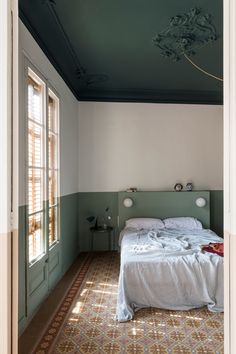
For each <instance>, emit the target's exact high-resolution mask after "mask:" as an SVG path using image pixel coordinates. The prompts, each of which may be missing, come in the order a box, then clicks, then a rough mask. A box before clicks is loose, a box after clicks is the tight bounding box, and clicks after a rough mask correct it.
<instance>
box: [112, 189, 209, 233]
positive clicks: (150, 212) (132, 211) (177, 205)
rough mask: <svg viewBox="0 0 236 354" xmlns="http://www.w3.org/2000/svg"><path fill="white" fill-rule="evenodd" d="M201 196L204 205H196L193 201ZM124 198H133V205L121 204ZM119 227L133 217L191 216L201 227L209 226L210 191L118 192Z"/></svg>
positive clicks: (207, 227) (121, 227) (122, 226)
mask: <svg viewBox="0 0 236 354" xmlns="http://www.w3.org/2000/svg"><path fill="white" fill-rule="evenodd" d="M199 197H203V198H204V199H205V200H206V205H205V206H204V207H203V208H199V207H197V205H196V204H195V201H196V199H197V198H199ZM125 198H131V199H132V200H133V206H132V207H130V208H126V207H125V206H124V205H123V200H124V199H125ZM118 203H119V213H118V215H119V229H120V230H121V229H123V228H124V226H125V220H127V219H130V218H135V217H150V218H160V219H164V218H168V217H177V216H193V217H195V218H197V219H198V220H200V221H201V222H202V224H203V227H204V228H206V229H209V228H210V192H206V191H202V192H201V191H197V192H133V193H129V192H119V193H118Z"/></svg>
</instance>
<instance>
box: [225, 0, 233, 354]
mask: <svg viewBox="0 0 236 354" xmlns="http://www.w3.org/2000/svg"><path fill="white" fill-rule="evenodd" d="M224 230H225V233H224V234H225V236H224V237H225V272H224V295H225V353H226V354H228V353H229V354H234V353H236V275H235V272H236V257H235V252H236V1H235V0H224Z"/></svg>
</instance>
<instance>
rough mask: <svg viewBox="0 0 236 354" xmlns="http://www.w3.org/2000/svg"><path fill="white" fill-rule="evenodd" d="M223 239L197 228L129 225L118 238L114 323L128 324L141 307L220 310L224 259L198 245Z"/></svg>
mask: <svg viewBox="0 0 236 354" xmlns="http://www.w3.org/2000/svg"><path fill="white" fill-rule="evenodd" d="M174 198H175V197H174ZM208 203H209V200H208ZM190 212H191V211H190ZM123 217H125V215H123ZM167 219H168V218H167ZM192 219H194V220H197V219H196V218H192ZM205 221H206V220H205ZM199 225H202V223H201V222H200V224H198V226H199ZM170 226H171V227H170ZM203 226H204V225H203ZM222 241H223V239H222V238H221V237H219V236H217V235H216V234H215V233H214V232H213V231H211V230H209V229H208V228H207V229H206V228H202V226H200V227H196V228H193V227H192V226H191V227H189V226H188V227H179V225H177V227H175V225H169V224H168V223H167V224H166V225H165V224H164V226H162V227H158V226H155V225H151V226H149V227H146V226H145V225H144V227H137V225H132V223H131V224H130V223H128V224H127V225H126V227H124V228H123V230H122V231H121V233H120V240H119V242H120V249H121V264H120V275H119V285H118V298H117V311H116V320H117V321H119V322H124V321H128V320H131V319H132V318H133V317H134V313H135V311H137V310H138V309H140V308H144V307H156V308H163V309H169V310H189V309H192V308H199V307H202V306H207V307H208V309H209V310H210V311H223V257H221V256H220V255H218V254H213V253H209V252H205V251H203V250H202V245H206V244H209V243H222Z"/></svg>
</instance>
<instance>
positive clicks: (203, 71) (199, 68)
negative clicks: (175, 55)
mask: <svg viewBox="0 0 236 354" xmlns="http://www.w3.org/2000/svg"><path fill="white" fill-rule="evenodd" d="M183 55H184V57H185V58H186V59H187V60H188V61H189V62H190V63H191V64H192V65H193V66H194V67H195V68H196V69H198V70H199V71H201V72H202V73H203V74H205V75H207V76H210V77H212V78H213V79H216V80H218V81H221V82H223V81H224V80H223V79H222V78H221V77H218V76H216V75H213V74H211V73H209V72H208V71H206V70H204V69H202V68H201V67H200V66H198V65H197V64H195V63H194V62H193V61H192V60H191V59H190V58H189V57H188V56H187V54H185V53H183Z"/></svg>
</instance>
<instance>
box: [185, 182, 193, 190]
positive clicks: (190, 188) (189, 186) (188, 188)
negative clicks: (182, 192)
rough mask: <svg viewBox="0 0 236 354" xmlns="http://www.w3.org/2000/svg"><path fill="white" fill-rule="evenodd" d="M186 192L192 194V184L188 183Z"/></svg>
mask: <svg viewBox="0 0 236 354" xmlns="http://www.w3.org/2000/svg"><path fill="white" fill-rule="evenodd" d="M186 190H187V191H188V192H192V190H193V184H192V183H191V182H188V183H187V184H186Z"/></svg>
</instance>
